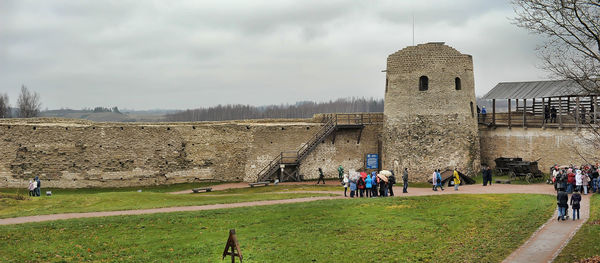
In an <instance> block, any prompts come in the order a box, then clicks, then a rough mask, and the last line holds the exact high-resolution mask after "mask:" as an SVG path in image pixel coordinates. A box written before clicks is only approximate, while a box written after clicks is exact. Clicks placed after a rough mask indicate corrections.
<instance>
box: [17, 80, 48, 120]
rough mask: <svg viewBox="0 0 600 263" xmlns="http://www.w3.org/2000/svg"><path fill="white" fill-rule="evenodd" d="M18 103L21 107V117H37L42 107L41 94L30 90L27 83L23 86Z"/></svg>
mask: <svg viewBox="0 0 600 263" xmlns="http://www.w3.org/2000/svg"><path fill="white" fill-rule="evenodd" d="M17 105H18V107H19V117H21V118H31V117H37V116H38V115H39V114H40V108H41V107H42V103H41V102H40V96H39V94H38V93H37V92H30V91H29V89H27V87H25V85H23V86H21V94H19V99H18V100H17Z"/></svg>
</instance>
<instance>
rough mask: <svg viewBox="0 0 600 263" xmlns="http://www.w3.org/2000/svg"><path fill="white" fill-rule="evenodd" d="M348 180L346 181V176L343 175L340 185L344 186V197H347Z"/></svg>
mask: <svg viewBox="0 0 600 263" xmlns="http://www.w3.org/2000/svg"><path fill="white" fill-rule="evenodd" d="M349 182H350V180H349V179H348V174H344V179H342V185H344V197H347V195H346V192H347V191H348V183H349Z"/></svg>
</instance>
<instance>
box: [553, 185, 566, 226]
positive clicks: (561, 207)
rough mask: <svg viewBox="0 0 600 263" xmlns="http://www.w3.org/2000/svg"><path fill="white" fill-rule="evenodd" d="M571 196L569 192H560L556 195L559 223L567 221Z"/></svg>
mask: <svg viewBox="0 0 600 263" xmlns="http://www.w3.org/2000/svg"><path fill="white" fill-rule="evenodd" d="M568 200H569V194H567V192H565V191H563V190H562V189H561V190H558V194H557V195H556V204H557V206H558V221H560V220H563V221H564V220H565V216H567V208H568V207H569V203H568Z"/></svg>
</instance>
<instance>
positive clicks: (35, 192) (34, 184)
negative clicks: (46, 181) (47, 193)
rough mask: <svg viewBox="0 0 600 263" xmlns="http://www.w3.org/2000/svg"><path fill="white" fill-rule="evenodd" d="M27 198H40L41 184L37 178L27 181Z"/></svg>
mask: <svg viewBox="0 0 600 263" xmlns="http://www.w3.org/2000/svg"><path fill="white" fill-rule="evenodd" d="M27 189H29V196H41V191H42V190H41V189H42V182H41V181H40V178H39V177H37V176H36V177H35V178H33V179H31V180H29V187H28V188H27Z"/></svg>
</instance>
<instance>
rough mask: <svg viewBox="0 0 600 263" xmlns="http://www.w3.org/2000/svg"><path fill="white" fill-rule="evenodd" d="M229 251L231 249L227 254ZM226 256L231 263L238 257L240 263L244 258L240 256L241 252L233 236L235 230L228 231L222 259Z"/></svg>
mask: <svg viewBox="0 0 600 263" xmlns="http://www.w3.org/2000/svg"><path fill="white" fill-rule="evenodd" d="M229 249H231V252H229ZM226 256H231V262H232V263H235V257H238V258H239V259H240V262H242V259H243V258H244V256H242V251H240V244H239V243H238V241H237V237H236V235H235V229H231V230H229V238H228V239H227V244H225V250H224V251H223V259H225V257H226Z"/></svg>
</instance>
